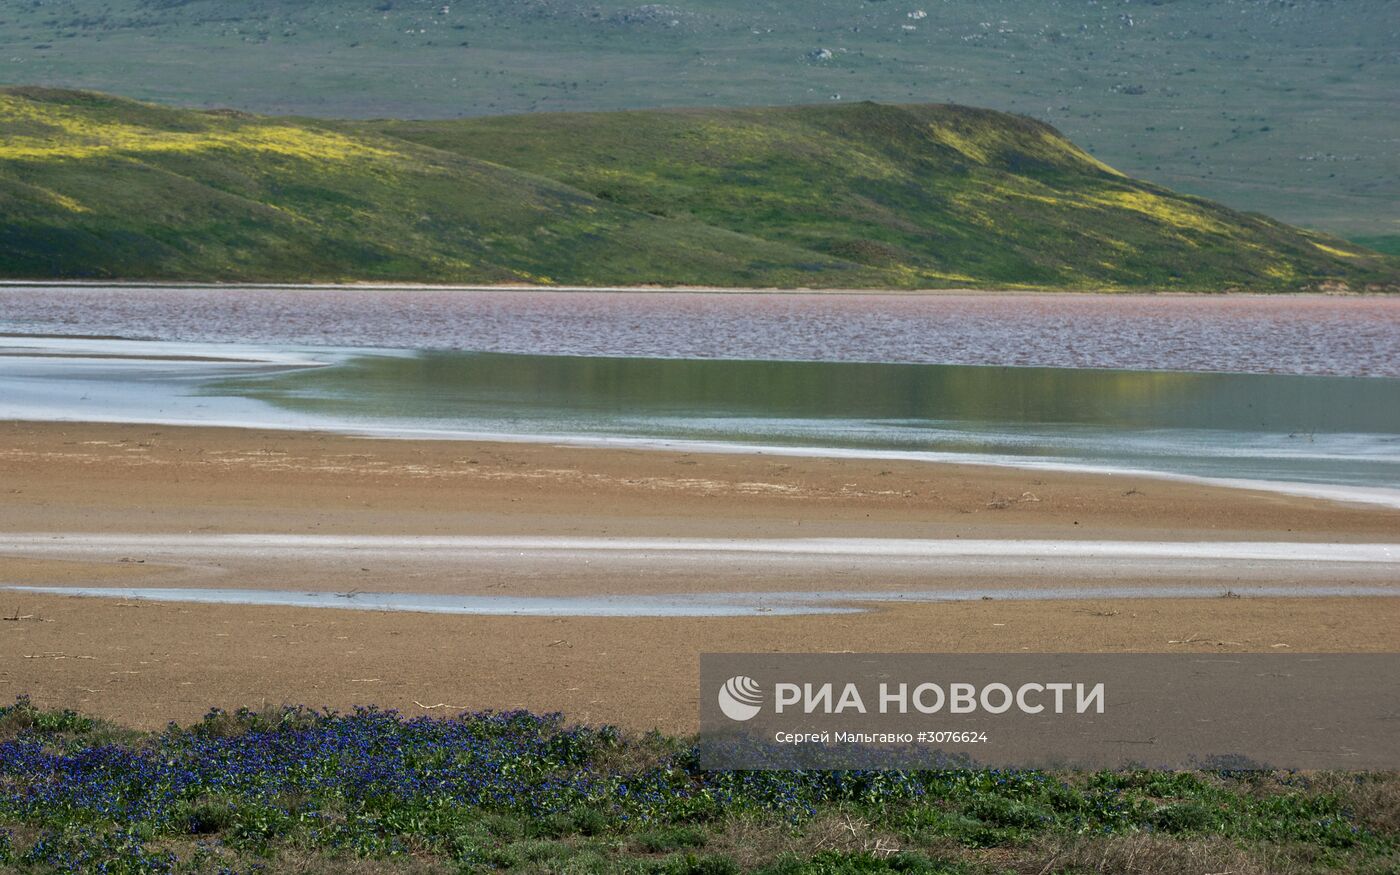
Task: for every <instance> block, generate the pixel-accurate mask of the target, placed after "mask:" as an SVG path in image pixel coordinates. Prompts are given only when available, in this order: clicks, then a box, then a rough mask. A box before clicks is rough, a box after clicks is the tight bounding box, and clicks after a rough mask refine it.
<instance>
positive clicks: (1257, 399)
mask: <svg viewBox="0 0 1400 875" xmlns="http://www.w3.org/2000/svg"><path fill="white" fill-rule="evenodd" d="M203 391H206V392H216V393H226V394H230V395H235V396H238V397H242V398H252V399H258V400H261V401H264V402H266V403H267V404H269V405H270V406H272V407H275V408H277V409H279V410H280V411H283V412H286V413H289V414H294V415H298V416H308V417H315V418H322V419H326V420H334V421H338V422H342V423H349V424H356V423H357V424H359V425H360V426H362V427H372V428H384V427H386V426H387V427H390V428H398V429H403V430H405V431H414V432H419V433H433V432H437V433H443V434H450V433H459V432H463V431H467V432H474V433H479V434H497V435H516V436H520V435H535V436H541V437H545V436H555V437H559V436H562V437H570V436H574V437H578V436H584V437H593V438H609V437H623V438H632V439H653V440H656V439H659V440H674V441H705V442H710V443H714V444H721V445H750V446H752V445H767V446H774V447H787V448H792V449H798V448H807V449H809V450H810V449H818V448H825V449H837V450H847V451H857V452H865V453H872V454H879V453H882V452H888V453H929V454H945V455H959V456H967V457H996V458H997V459H999V460H1001V461H1003V462H1007V463H1016V462H1018V461H1019V462H1022V463H1027V464H1029V463H1060V464H1065V465H1085V466H1092V467H1120V468H1145V469H1150V470H1160V471H1163V472H1169V473H1176V474H1185V475H1194V476H1203V477H1219V478H1245V479H1251V480H1283V481H1303V482H1309V481H1310V482H1316V483H1331V484H1340V485H1349V486H1363V487H1400V381H1397V380H1388V379H1363V378H1340V377H1306V376H1291V375H1290V376H1285V375H1256V374H1247V375H1246V374H1196V373H1173V372H1151V371H1104V370H1085V369H1069V368H997V367H977V366H960V365H907V364H860V363H847V362H840V363H831V362H774V361H725V360H674V359H669V360H657V359H637V358H598V357H592V358H584V357H567V356H518V355H501V354H481V353H457V352H427V353H418V354H413V355H402V356H387V355H379V356H374V355H357V356H351V357H349V358H347V359H345V360H344V361H342V362H341V363H340V364H338V365H335V366H333V367H327V368H322V369H314V370H313V369H304V370H296V371H287V372H282V373H277V374H270V375H261V376H251V377H250V376H240V377H235V378H231V379H225V380H220V381H218V382H217V383H216V384H214V385H213V386H210V387H207V388H206V389H204V390H203Z"/></svg>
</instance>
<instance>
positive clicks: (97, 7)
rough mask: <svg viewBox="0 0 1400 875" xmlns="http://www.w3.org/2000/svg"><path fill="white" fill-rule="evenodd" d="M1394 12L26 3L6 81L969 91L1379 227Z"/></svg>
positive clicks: (1240, 199) (1032, 5) (1071, 5)
mask: <svg viewBox="0 0 1400 875" xmlns="http://www.w3.org/2000/svg"><path fill="white" fill-rule="evenodd" d="M921 13H923V15H922V17H920V14H921ZM1397 24H1400V19H1398V18H1397V16H1396V14H1395V4H1394V0H1345V2H1339V0H1287V2H1284V0H1170V2H1164V0H1151V2H1129V0H1114V2H1087V0H1080V2H1067V0H937V2H926V0H917V2H916V0H907V2H895V0H880V2H877V0H803V2H802V3H801V4H800V5H794V4H792V3H789V2H781V0H684V2H680V0H673V2H666V3H649V2H643V0H472V2H458V3H450V2H447V0H319V2H316V3H307V2H304V0H240V2H236V3H230V2H227V0H102V2H100V3H99V2H95V0H42V2H39V0H24V2H10V3H0V82H12V83H34V84H44V85H62V86H68V87H75V88H84V89H92V90H99V91H107V92H113V93H118V94H126V95H131V96H135V97H138V98H143V99H152V100H158V101H163V102H167V103H172V104H179V105H186V106H232V107H236V108H239V109H244V110H250V111H253V112H266V113H296V114H309V115H315V116H321V117H342V118H344V117H360V118H364V117H410V118H455V117H460V116H478V115H486V114H513V113H524V112H559V111H596V110H614V109H632V108H646V107H658V106H739V105H780V104H810V103H822V102H842V103H846V102H859V101H862V100H875V101H879V102H883V103H930V102H942V103H962V104H969V105H973V106H985V107H990V108H993V109H999V110H1004V111H1010V112H1016V113H1022V114H1026V115H1030V116H1033V117H1035V118H1040V119H1043V120H1045V121H1047V122H1049V123H1051V124H1053V125H1055V126H1056V127H1057V128H1059V129H1060V130H1062V131H1064V132H1065V133H1066V134H1067V135H1068V136H1069V137H1070V138H1071V139H1073V140H1074V141H1075V142H1077V143H1079V144H1080V145H1081V146H1083V147H1084V148H1085V149H1088V150H1089V151H1091V152H1093V154H1095V155H1097V156H1098V157H1100V158H1101V159H1103V160H1105V161H1106V162H1108V163H1110V164H1112V165H1113V166H1115V167H1117V168H1119V169H1121V170H1123V171H1124V172H1126V173H1128V174H1130V175H1133V176H1139V177H1144V178H1148V179H1152V180H1154V181H1156V182H1159V183H1161V184H1164V185H1168V186H1171V187H1172V188H1173V189H1175V190H1178V191H1184V192H1190V193H1193V194H1199V195H1203V196H1206V197H1211V198H1214V199H1216V200H1220V201H1223V202H1225V203H1229V204H1232V205H1234V206H1236V207H1239V208H1241V209H1246V210H1251V211H1259V212H1264V213H1267V214H1269V215H1271V216H1275V217H1278V218H1280V219H1282V220H1284V221H1288V222H1291V223H1295V224H1302V225H1306V226H1308V227H1318V228H1325V229H1327V230H1330V231H1335V232H1340V233H1345V234H1348V235H1380V234H1396V233H1400V212H1397V210H1396V204H1397V203H1400V150H1397V149H1396V148H1395V141H1394V137H1395V124H1394V116H1395V113H1394V108H1393V104H1394V95H1395V94H1396V93H1397V92H1398V91H1400V55H1397V53H1396V52H1395V51H1394V45H1395V42H1396V39H1397V33H1396V31H1397Z"/></svg>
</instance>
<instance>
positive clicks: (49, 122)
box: [0, 89, 1400, 289]
mask: <svg viewBox="0 0 1400 875" xmlns="http://www.w3.org/2000/svg"><path fill="white" fill-rule="evenodd" d="M1397 264H1400V262H1397V261H1395V260H1394V259H1390V258H1386V257H1383V256H1380V255H1377V254H1375V253H1372V252H1369V251H1368V250H1365V249H1363V248H1361V247H1358V246H1356V245H1355V244H1350V243H1346V242H1344V241H1342V240H1338V239H1335V238H1331V237H1325V236H1322V235H1317V234H1311V233H1307V232H1302V231H1299V230H1297V229H1293V228H1290V227H1287V226H1285V225H1281V224H1279V223H1276V222H1273V221H1271V220H1268V219H1264V218H1261V217H1253V216H1246V215H1242V214H1239V213H1235V212H1232V211H1230V210H1227V209H1225V208H1223V207H1219V206H1217V205H1214V204H1211V203H1209V202H1207V201H1203V200H1199V199H1195V198H1185V197H1179V196H1176V195H1173V194H1172V193H1170V192H1168V191H1166V190H1164V189H1161V188H1159V187H1156V186H1153V185H1150V184H1147V183H1143V182H1139V181H1135V180H1132V179H1128V178H1126V177H1123V176H1121V175H1120V174H1118V173H1116V172H1115V171H1113V170H1112V169H1110V168H1108V167H1106V166H1104V165H1102V164H1100V163H1098V162H1097V161H1095V160H1094V159H1093V158H1091V157H1090V156H1088V155H1087V154H1086V153H1084V152H1083V151H1081V150H1079V149H1078V148H1077V147H1075V146H1074V145H1073V144H1071V143H1070V142H1068V141H1067V140H1065V139H1063V138H1062V137H1060V136H1059V135H1058V134H1057V133H1056V132H1055V131H1054V130H1053V129H1051V128H1049V127H1047V126H1045V125H1043V124H1041V123H1038V122H1034V121H1030V120H1027V119H1024V118H1020V117H1014V116H1007V115H1003V114H998V113H992V112H987V111H982V110H972V109H966V108H962V107H950V106H914V107H889V106H878V105H874V104H860V105H850V106H819V107H798V108H787V109H766V110H755V109H749V110H704V111H652V112H638V113H613V114H593V115H578V114H553V115H543V114H539V115H533V116H526V117H504V118H488V119H478V120H471V121H447V122H416V123H407V122H341V123H332V122H323V121H313V120H306V119H287V118H261V117H254V116H248V115H244V114H239V113H230V112H199V111H189V110H175V109H168V108H163V107H156V106H151V105H147V104H141V103H136V102H132V101H128V100H123V99H119V98H113V97H107V96H102V95H94V94H87V93H82V92H70V91H53V90H44V89H9V90H2V91H0V274H2V275H5V276H11V277H125V278H163V279H211V280H285V281H292V280H347V279H379V280H431V281H455V282H496V281H527V282H559V283H584V284H614V283H625V284H636V283H661V284H717V285H719V284H723V285H775V286H795V285H806V286H815V287H841V286H850V287H893V288H911V287H927V286H946V285H949V284H958V285H973V286H976V285H1002V286H1005V285H1022V286H1032V287H1036V286H1039V287H1072V288H1105V287H1142V286H1151V287H1165V288H1224V287H1230V286H1241V287H1249V288H1260V289H1274V288H1278V289H1296V288H1302V287H1307V286H1311V285H1316V284H1318V283H1320V282H1325V281H1341V282H1347V283H1350V284H1352V285H1353V286H1355V285H1361V284H1367V283H1394V282H1396V281H1397V276H1400V270H1398V269H1397Z"/></svg>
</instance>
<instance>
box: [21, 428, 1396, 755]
mask: <svg viewBox="0 0 1400 875" xmlns="http://www.w3.org/2000/svg"><path fill="white" fill-rule="evenodd" d="M0 532H2V533H11V534H15V533H29V534H44V533H52V534H60V533H65V534H72V533H92V534H103V535H117V534H133V535H136V534H146V535H160V534H181V535H189V534H199V535H219V534H235V533H248V534H286V535H328V534H334V535H357V534H360V535H379V536H389V535H405V536H407V535H440V536H473V537H486V536H502V537H520V536H544V537H566V536H567V537H609V538H617V537H628V538H768V539H783V538H909V539H937V540H952V539H960V538H975V539H1045V540H1067V539H1074V540H1082V539H1091V540H1120V541H1173V542H1196V541H1249V542H1269V541H1290V542H1318V543H1368V542H1370V543H1393V542H1395V541H1396V540H1397V533H1398V532H1400V511H1395V510H1388V509H1385V508H1379V507H1368V506H1361V505H1342V504H1336V503H1329V502H1324V501H1317V500H1311V499H1303V498H1296V497H1289V496H1284V495H1278V494H1271V493H1264V492H1250V491H1244V490H1230V489H1220V488H1211V487H1203V486H1198V485H1193V484H1188V483H1176V482H1170V481H1162V480H1155V479H1151V478H1145V477H1135V476H1109V475H1089V474H1067V473H1057V472H1044V471H1018V470H1013V469H1005V468H983V467H977V466H950V465H932V464H926V463H915V462H890V461H879V460H857V459H805V458H776V457H764V456H753V455H718V454H686V453H671V452H661V451H642V450H624V449H612V450H600V449H585V448H577V447H552V446H546V445H531V444H486V443H462V442H433V441H389V440H368V439H359V438H354V437H346V436H337V435H326V434H314V433H296V432H284V433H279V432H261V431H239V430H220V429H194V428H169V427H152V426H125V425H94V424H68V423H42V424H39V423H0ZM123 559H125V560H126V561H122V560H123ZM268 562H269V564H268V565H267V566H266V569H265V570H266V572H267V574H268V575H269V576H268V577H266V578H263V579H262V580H260V581H253V580H243V581H240V582H239V585H263V586H271V585H275V581H273V580H272V578H271V575H272V574H273V573H274V572H275V573H277V574H279V575H280V576H281V577H282V578H283V579H294V580H295V582H296V585H298V586H303V585H306V586H311V587H314V588H316V589H323V590H344V591H352V590H357V589H358V590H363V591H370V590H375V591H413V590H416V591H422V592H433V591H439V592H440V591H444V590H445V588H447V587H448V586H449V583H450V584H451V585H452V586H457V585H459V584H460V582H461V581H462V580H463V575H462V573H461V569H460V568H459V569H456V570H455V572H454V576H453V577H452V578H451V581H446V580H445V579H444V578H443V577H442V575H443V574H445V573H446V572H444V571H441V570H439V571H437V572H434V571H433V570H432V569H431V568H428V567H418V568H415V567H412V566H411V565H409V564H400V563H395V562H387V563H383V567H373V566H372V565H366V566H359V565H353V564H352V563H342V565H344V567H342V568H337V569H332V570H319V571H318V570H314V569H313V570H311V571H305V570H303V573H302V574H301V576H300V577H298V572H297V569H295V568H289V567H287V566H288V562H287V560H286V559H285V557H283V558H280V559H270V560H268ZM257 570H258V569H257V567H256V566H253V567H249V568H244V569H242V573H243V574H251V573H254V572H256V571H257ZM206 572H207V574H208V575H209V579H210V580H218V581H219V584H218V585H224V586H227V585H230V581H229V580H228V579H227V578H228V576H229V570H228V569H222V570H221V569H219V568H213V569H206ZM189 573H190V571H189V569H188V568H181V567H178V566H171V565H169V564H161V563H155V562H145V561H143V559H142V557H140V556H118V557H115V558H112V557H102V558H95V557H91V556H89V557H85V558H81V559H76V558H75V559H71V560H65V559H62V558H55V557H53V556H46V557H33V556H22V555H15V554H13V553H12V554H9V555H0V583H11V584H30V585H57V586H64V585H88V586H124V587H125V586H162V585H168V584H169V582H170V581H171V580H173V579H177V578H181V577H182V575H185V576H187V575H188V574H189ZM435 573H436V574H437V575H438V576H437V577H434V574H435ZM1203 573H1204V574H1205V577H1204V578H1202V577H1200V575H1199V574H1198V575H1197V577H1196V580H1197V582H1199V581H1200V580H1202V579H1204V580H1206V581H1207V582H1208V583H1213V584H1215V585H1218V586H1219V588H1220V590H1221V592H1222V593H1223V592H1225V591H1227V590H1229V589H1230V587H1231V586H1232V585H1236V584H1238V583H1239V582H1240V580H1241V578H1242V575H1243V576H1244V577H1248V575H1244V574H1243V572H1242V571H1241V570H1240V569H1238V568H1234V569H1232V568H1229V567H1226V566H1221V569H1220V572H1219V574H1218V575H1217V576H1216V577H1214V578H1212V577H1211V574H1210V573H1209V569H1206V571H1205V572H1203ZM1270 574H1272V572H1270ZM1281 574H1282V576H1284V577H1288V576H1290V575H1291V576H1293V577H1299V576H1300V575H1301V577H1300V580H1301V579H1303V578H1306V577H1307V576H1308V572H1306V571H1305V570H1302V571H1300V570H1297V569H1294V570H1291V571H1287V570H1286V571H1283V572H1281ZM814 576H817V577H820V579H813V577H814ZM935 576H937V575H935ZM1266 576H1268V575H1266ZM944 577H946V578H947V580H945V581H941V582H943V583H947V584H950V585H951V584H957V583H959V582H961V583H962V584H964V585H977V586H982V585H988V584H987V577H986V575H977V574H970V573H967V572H965V571H958V572H956V573H948V574H946V575H944ZM1010 577H1011V578H1012V579H1009V580H1003V581H1001V583H1002V584H1014V585H1019V584H1023V583H1025V582H1026V580H1028V579H1030V578H1031V577H1033V575H1027V574H1020V573H1017V574H1012V575H1010ZM928 578H929V575H928V574H927V573H925V572H916V573H911V574H908V575H904V576H900V575H893V576H892V575H891V574H890V573H889V570H888V569H884V570H881V569H880V568H879V567H878V566H875V567H873V568H871V567H865V566H862V565H860V564H858V563H857V564H855V565H853V566H852V567H850V568H847V569H843V570H841V571H840V573H836V572H834V571H833V572H822V573H821V574H817V573H815V572H813V571H811V570H810V569H802V568H798V569H795V570H790V571H788V572H774V573H772V574H769V573H765V574H763V576H762V578H761V579H756V578H754V577H753V576H752V575H750V576H749V577H748V578H745V576H744V575H743V573H742V572H733V573H732V575H731V576H729V577H726V576H725V574H724V573H722V572H720V573H718V579H719V580H720V581H721V582H722V583H723V585H724V586H725V587H726V588H729V589H734V588H736V587H748V588H752V589H764V588H770V589H771V588H778V587H781V588H784V589H804V590H813V589H820V590H830V589H840V590H856V591H859V590H867V591H871V590H888V589H890V588H898V587H907V586H917V585H925V584H930V583H931V581H930V580H929V579H928ZM716 579H717V572H716V571H715V570H714V569H713V568H707V567H706V566H705V565H704V564H703V563H700V564H696V565H694V566H692V567H679V568H661V569H656V568H654V569H653V570H651V571H648V570H647V569H645V568H642V569H639V570H637V571H636V572H635V573H634V574H632V575H618V574H616V573H612V572H609V573H598V572H596V570H595V571H593V572H589V571H588V570H587V569H584V568H580V567H572V568H570V567H564V568H562V569H561V568H560V567H557V566H556V567H551V568H535V569H526V571H525V572H524V573H520V572H519V570H518V569H517V571H514V572H512V573H511V574H502V575H498V576H497V577H495V578H491V577H490V575H486V576H485V577H482V576H480V575H477V576H474V577H473V582H474V585H476V586H478V587H480V590H481V591H482V592H486V591H489V590H490V589H491V588H492V587H493V584H494V585H497V586H496V588H499V589H506V590H508V591H515V592H537V593H540V592H549V593H556V594H570V593H572V594H579V593H586V592H588V591H591V590H595V589H597V588H599V587H607V586H611V587H612V588H613V589H614V591H616V592H618V593H621V594H626V593H627V592H643V591H647V588H648V587H649V586H653V587H656V588H657V589H658V590H669V591H703V590H704V589H705V587H710V588H711V589H713V587H714V586H716ZM1255 579H1256V580H1257V579H1258V576H1257V575H1256V577H1255ZM1132 580H1133V578H1132V576H1131V575H1124V574H1115V576H1114V582H1115V583H1127V582H1132ZM649 581H650V582H651V583H649ZM1154 581H1155V582H1154ZM933 582H938V581H933ZM1139 582H1141V583H1143V584H1144V585H1156V584H1157V583H1160V582H1161V578H1160V576H1157V577H1152V576H1148V577H1145V578H1144V579H1143V580H1141V581H1139ZM1304 582H1305V581H1304ZM1371 582H1373V583H1374V580H1372V581H1371ZM179 585H188V583H187V581H185V580H182V582H181V583H180V584H179ZM868 607H869V610H868V611H867V612H864V613H859V614H847V615H839V616H790V617H787V616H785V617H776V616H755V617H742V618H705V617H678V618H664V617H661V618H655V617H654V618H599V617H482V616H438V615H430V614H417V613H380V612H369V611H344V610H332V609H316V608H289V607H248V606H230V605H195V604H175V603H152V602H126V601H116V600H107V599H80V598H74V597H67V596H57V595H37V594H32V593H26V594H18V593H8V592H7V593H0V615H3V616H4V617H7V618H11V617H12V618H14V619H7V620H3V621H0V695H3V696H5V697H8V696H9V695H11V694H18V693H21V692H28V693H30V694H31V695H33V696H34V698H35V700H36V701H38V702H40V703H41V704H45V705H62V706H69V707H81V708H82V709H84V710H87V711H90V712H92V713H96V714H100V715H103V716H107V717H112V718H116V719H120V720H123V721H127V722H132V723H136V724H140V725H147V726H153V725H160V724H163V723H164V722H165V721H166V720H169V719H174V718H179V719H186V718H190V717H194V716H197V715H198V714H199V713H202V712H203V711H204V710H205V709H206V708H207V707H209V706H211V705H218V706H221V707H236V706H238V705H253V706H257V705H260V704H262V703H263V702H267V703H271V704H276V703H282V702H300V703H305V704H309V705H316V706H320V705H329V706H333V707H345V706H348V705H350V704H353V703H357V702H358V703H369V702H373V703H377V704H381V705H385V706H394V707H400V708H403V709H404V710H405V711H407V712H409V713H443V712H444V711H449V710H452V709H455V708H457V707H465V708H484V707H495V708H506V707H530V708H534V709H550V710H554V709H558V710H564V711H565V712H566V713H567V714H568V715H569V716H570V717H571V718H573V719H577V720H592V721H597V720H607V721H613V722H618V723H621V724H624V725H627V726H632V727H636V728H650V727H652V726H657V727H660V728H663V729H672V730H684V729H687V728H692V727H693V725H694V721H695V689H694V685H695V677H696V666H697V657H698V654H699V653H700V652H703V651H708V650H719V651H725V650H728V651H744V650H762V651H768V650H782V651H825V650H859V651H878V650H907V651H1019V650H1023V649H1024V650H1030V651H1037V650H1043V651H1133V650H1136V651H1175V650H1180V649H1191V650H1193V651H1207V652H1220V651H1230V650H1249V651H1264V652H1277V651H1285V652H1287V651H1305V650H1312V651H1351V650H1372V651H1393V650H1395V649H1396V648H1397V647H1400V632H1397V631H1396V630H1397V629H1400V599H1397V598H1364V597H1351V598H1311V599H1294V598H1253V597H1246V598H1228V597H1223V598H1200V599H1174V598H1169V599H1152V600H1147V599H1128V598H1113V599H1093V600H1087V601H1085V600H1065V601H1054V602H1019V601H1006V600H993V601H980V600H979V601H973V602H959V603H937V604H889V603H878V604H871V605H869V606H868ZM437 706H441V707H437Z"/></svg>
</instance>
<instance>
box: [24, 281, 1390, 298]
mask: <svg viewBox="0 0 1400 875" xmlns="http://www.w3.org/2000/svg"><path fill="white" fill-rule="evenodd" d="M6 287H10V288H13V287H33V288H125V287H131V288H143V289H161V288H170V289H267V290H276V291H297V290H322V291H335V290H343V291H370V292H372V291H397V292H403V291H419V290H421V291H435V292H519V291H528V292H557V293H560V294H570V293H578V292H592V293H615V294H637V293H657V292H662V293H664V292H680V293H690V294H711V295H821V296H840V295H850V296H855V295H870V296H876V297H901V296H904V297H908V296H930V297H940V296H949V297H951V296H957V295H968V296H977V297H985V296H997V295H1006V296H1051V297H1066V296H1073V295H1079V296H1084V297H1102V296H1104V295H1112V296H1114V297H1134V296H1136V297H1153V298H1157V297H1182V298H1227V297H1235V298H1268V297H1282V298H1322V299H1327V300H1335V299H1337V298H1387V297H1394V296H1396V295H1397V293H1396V292H1393V291H1392V292H1387V291H1368V290H1366V289H1349V290H1347V291H1331V290H1329V291H1323V290H1319V289H1308V290H1299V291H1281V290H1278V289H1259V290H1248V289H1219V290H1211V289H1203V290H1188V289H1161V290H1157V289H1139V288H1129V287H1124V288H1103V289H1047V288H1023V289H1018V288H1014V287H1013V288H1004V289H1003V288H959V287H952V288H928V289H889V288H869V289H862V288H851V289H837V288H830V289H827V288H808V287H796V288H784V287H777V286H755V287H752V288H749V287H731V286H666V285H637V286H576V285H530V284H521V283H502V284H496V285H489V284H488V285H479V284H477V285H474V284H456V283H392V282H369V281H364V282H360V281H351V282H300V283H298V282H226V283H221V282H208V281H202V282H201V281H188V282H186V281H182V280H159V279H157V280H143V279H120V280H55V279H41V280H25V279H0V288H6Z"/></svg>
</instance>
